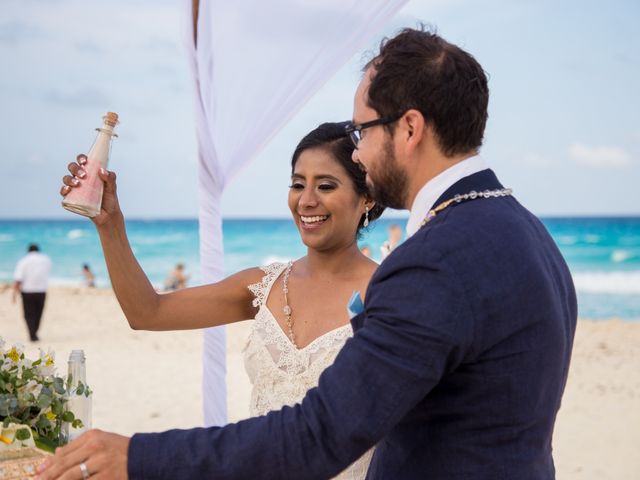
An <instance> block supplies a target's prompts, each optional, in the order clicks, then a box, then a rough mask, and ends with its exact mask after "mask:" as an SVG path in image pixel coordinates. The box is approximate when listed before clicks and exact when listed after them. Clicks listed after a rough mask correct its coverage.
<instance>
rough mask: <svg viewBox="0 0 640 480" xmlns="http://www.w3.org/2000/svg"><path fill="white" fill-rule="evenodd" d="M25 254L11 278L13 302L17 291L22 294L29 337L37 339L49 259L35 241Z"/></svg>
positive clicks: (47, 280) (46, 285) (47, 278)
mask: <svg viewBox="0 0 640 480" xmlns="http://www.w3.org/2000/svg"><path fill="white" fill-rule="evenodd" d="M27 252H28V253H27V254H26V255H25V256H24V257H22V258H21V259H20V260H19V261H18V264H17V265H16V269H15V272H14V274H13V278H14V280H15V283H14V284H13V303H15V302H16V300H17V297H18V293H20V294H21V296H22V308H23V310H24V319H25V321H26V322H27V328H28V329H29V339H30V340H31V341H32V342H37V341H38V329H39V328H40V320H41V319H42V311H43V310H44V302H45V299H46V296H47V287H48V284H49V272H50V271H51V259H50V258H49V257H48V256H46V255H44V254H42V253H40V248H39V247H38V245H36V244H35V243H32V244H31V245H29V248H28V249H27Z"/></svg>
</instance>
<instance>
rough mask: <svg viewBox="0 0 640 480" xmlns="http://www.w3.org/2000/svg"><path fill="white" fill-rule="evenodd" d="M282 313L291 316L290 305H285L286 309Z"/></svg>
mask: <svg viewBox="0 0 640 480" xmlns="http://www.w3.org/2000/svg"><path fill="white" fill-rule="evenodd" d="M282 311H283V312H284V314H285V315H287V316H289V315H291V307H290V306H289V305H285V306H284V308H283V309H282Z"/></svg>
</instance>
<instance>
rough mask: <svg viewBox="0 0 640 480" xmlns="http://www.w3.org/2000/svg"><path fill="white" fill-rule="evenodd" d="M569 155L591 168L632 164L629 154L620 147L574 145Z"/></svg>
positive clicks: (570, 148)
mask: <svg viewBox="0 0 640 480" xmlns="http://www.w3.org/2000/svg"><path fill="white" fill-rule="evenodd" d="M569 155H570V156H571V158H572V159H573V160H574V161H575V162H576V163H580V164H582V165H588V166H591V167H626V166H628V165H630V164H631V158H630V156H629V154H628V153H627V152H626V151H625V150H624V149H622V148H619V147H590V146H587V145H584V144H582V143H574V144H573V145H571V146H570V147H569Z"/></svg>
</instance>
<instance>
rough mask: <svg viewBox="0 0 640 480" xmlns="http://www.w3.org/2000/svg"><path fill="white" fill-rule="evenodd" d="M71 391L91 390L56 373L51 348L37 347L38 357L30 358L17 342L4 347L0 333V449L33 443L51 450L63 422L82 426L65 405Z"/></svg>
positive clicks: (60, 439) (58, 441)
mask: <svg viewBox="0 0 640 480" xmlns="http://www.w3.org/2000/svg"><path fill="white" fill-rule="evenodd" d="M71 394H74V395H85V396H87V397H88V396H89V395H91V390H90V389H89V387H87V386H86V385H83V384H82V383H78V384H77V385H73V387H72V379H71V378H65V377H60V376H57V375H56V369H55V353H54V352H53V351H51V350H49V351H47V352H44V351H43V350H42V349H40V358H38V359H37V360H35V361H32V360H29V359H28V358H25V355H24V347H22V346H20V345H13V346H12V347H11V348H9V349H5V342H4V340H3V339H2V337H0V422H2V423H1V424H0V449H2V448H4V447H11V446H13V447H16V446H33V444H35V446H37V447H39V448H41V449H43V450H47V451H50V452H52V451H54V450H55V448H56V447H58V446H59V445H61V444H62V443H63V439H64V435H62V436H61V435H60V434H61V431H62V430H63V428H64V427H65V423H66V424H68V425H71V426H72V427H73V428H80V427H82V422H81V420H79V419H77V418H75V415H74V414H73V412H72V411H70V410H69V409H68V408H67V403H68V401H69V397H70V395H71Z"/></svg>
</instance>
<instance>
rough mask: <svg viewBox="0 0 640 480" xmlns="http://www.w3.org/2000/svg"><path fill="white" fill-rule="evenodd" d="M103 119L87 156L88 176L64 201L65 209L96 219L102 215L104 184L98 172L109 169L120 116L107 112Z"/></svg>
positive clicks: (84, 168) (85, 166)
mask: <svg viewBox="0 0 640 480" xmlns="http://www.w3.org/2000/svg"><path fill="white" fill-rule="evenodd" d="M102 119H103V121H104V123H103V125H102V127H101V128H96V130H97V131H98V135H97V136H96V140H95V142H93V146H92V147H91V150H89V153H88V154H87V163H85V164H84V165H83V167H82V169H83V170H84V171H85V172H86V174H87V175H86V177H84V178H81V179H79V180H80V186H78V187H75V188H72V189H71V191H70V192H69V193H68V194H67V195H66V196H65V197H64V200H63V201H62V206H63V207H64V208H66V209H67V210H69V211H71V212H74V213H78V214H80V215H84V216H85V217H95V216H96V215H98V214H99V213H100V207H101V206H102V191H103V189H104V183H103V181H102V180H101V179H100V177H99V176H98V172H99V171H100V168H107V166H108V163H109V153H110V151H111V140H112V139H113V137H117V135H116V134H115V133H114V132H113V129H114V128H115V126H116V125H117V124H118V114H117V113H114V112H107V114H106V115H105V116H104V117H102Z"/></svg>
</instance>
